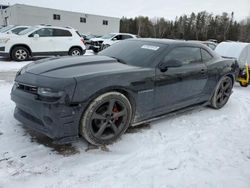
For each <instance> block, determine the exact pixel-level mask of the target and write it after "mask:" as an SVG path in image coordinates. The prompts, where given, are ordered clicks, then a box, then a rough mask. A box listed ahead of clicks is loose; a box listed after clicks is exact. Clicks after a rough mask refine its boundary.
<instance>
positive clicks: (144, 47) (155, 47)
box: [141, 45, 160, 51]
mask: <svg viewBox="0 0 250 188" xmlns="http://www.w3.org/2000/svg"><path fill="white" fill-rule="evenodd" d="M141 48H143V49H148V50H154V51H156V50H158V49H159V48H160V47H159V46H151V45H143V46H142V47H141Z"/></svg>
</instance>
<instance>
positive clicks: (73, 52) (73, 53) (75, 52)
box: [72, 50, 81, 56]
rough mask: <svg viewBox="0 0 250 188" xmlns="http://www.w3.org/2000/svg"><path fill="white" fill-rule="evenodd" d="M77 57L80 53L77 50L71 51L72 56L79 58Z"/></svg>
mask: <svg viewBox="0 0 250 188" xmlns="http://www.w3.org/2000/svg"><path fill="white" fill-rule="evenodd" d="M79 55H81V52H80V51H79V50H73V51H72V56H79Z"/></svg>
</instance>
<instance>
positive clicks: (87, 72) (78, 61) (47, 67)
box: [20, 55, 138, 78]
mask: <svg viewBox="0 0 250 188" xmlns="http://www.w3.org/2000/svg"><path fill="white" fill-rule="evenodd" d="M135 68H136V67H134V66H129V65H125V64H122V63H119V62H117V60H116V59H114V58H110V57H107V56H99V55H95V56H94V55H93V56H78V57H61V58H60V57H54V58H47V59H43V60H39V61H35V62H33V63H30V64H28V65H27V66H25V67H24V68H23V69H22V70H21V71H20V74H23V73H24V72H28V73H32V74H37V75H41V76H47V77H53V78H73V77H82V76H93V75H100V74H107V73H110V72H119V71H126V70H131V69H135ZM137 68H138V67H137Z"/></svg>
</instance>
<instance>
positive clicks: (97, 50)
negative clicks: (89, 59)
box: [92, 48, 101, 53]
mask: <svg viewBox="0 0 250 188" xmlns="http://www.w3.org/2000/svg"><path fill="white" fill-rule="evenodd" d="M92 50H93V52H95V53H98V52H99V51H101V50H100V49H99V48H92Z"/></svg>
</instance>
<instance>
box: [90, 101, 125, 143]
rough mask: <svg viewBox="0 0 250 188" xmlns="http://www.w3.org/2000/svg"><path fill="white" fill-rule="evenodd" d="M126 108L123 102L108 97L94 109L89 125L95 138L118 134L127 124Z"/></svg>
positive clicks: (104, 138)
mask: <svg viewBox="0 0 250 188" xmlns="http://www.w3.org/2000/svg"><path fill="white" fill-rule="evenodd" d="M127 116H128V110H127V109H126V106H125V104H124V103H123V102H121V101H119V100H118V99H110V100H108V101H105V102H103V103H102V104H100V105H99V106H98V107H97V108H96V110H94V112H93V114H92V116H91V120H90V124H91V125H90V127H91V132H92V134H93V136H94V137H96V138H97V139H102V140H106V139H112V138H114V137H116V136H117V135H119V134H120V133H121V131H122V130H123V129H124V127H125V126H126V124H127V119H128V118H127Z"/></svg>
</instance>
